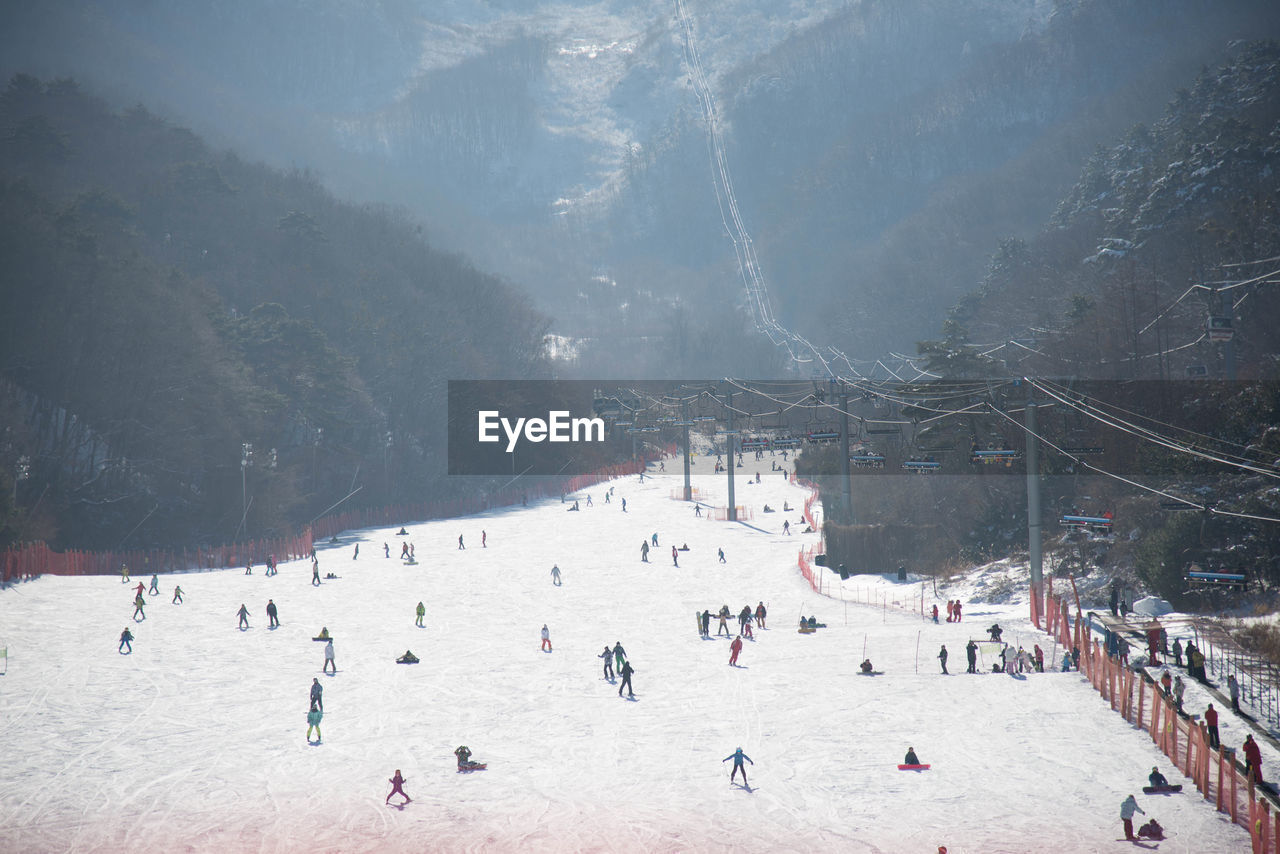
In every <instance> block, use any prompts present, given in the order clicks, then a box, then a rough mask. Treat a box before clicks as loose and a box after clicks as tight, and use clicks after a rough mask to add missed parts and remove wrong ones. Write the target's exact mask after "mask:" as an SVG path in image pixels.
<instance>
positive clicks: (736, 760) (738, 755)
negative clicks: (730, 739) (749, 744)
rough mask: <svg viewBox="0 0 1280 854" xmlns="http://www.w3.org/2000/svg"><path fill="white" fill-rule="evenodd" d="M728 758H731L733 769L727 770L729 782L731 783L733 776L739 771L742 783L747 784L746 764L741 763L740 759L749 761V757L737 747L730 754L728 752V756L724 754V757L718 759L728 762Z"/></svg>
mask: <svg viewBox="0 0 1280 854" xmlns="http://www.w3.org/2000/svg"><path fill="white" fill-rule="evenodd" d="M730 759H732V760H733V770H732V771H730V772H729V782H730V783H732V782H733V779H734V777H736V776H737V774H738V772H739V771H741V772H742V785H744V786H745V785H747V766H745V765H743V764H742V760H744V759H745V760H746V761H748V762H751V757H750V756H748V755H747V754H745V753H743V752H742V748H741V747H739V748H738V749H737V750H735V751H733V753H732V754H730V755H729V756H726V757H725V758H724V759H721V760H720V761H721V762H728V761H729V760H730ZM751 764H752V765H755V764H756V763H754V762H751Z"/></svg>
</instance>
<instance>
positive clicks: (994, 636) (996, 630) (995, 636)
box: [987, 623, 1004, 643]
mask: <svg viewBox="0 0 1280 854" xmlns="http://www.w3.org/2000/svg"><path fill="white" fill-rule="evenodd" d="M987 634H989V635H991V640H993V641H995V642H996V643H999V642H1000V636H1001V635H1002V634H1004V629H1002V628H1000V624H999V623H992V624H991V628H989V629H987Z"/></svg>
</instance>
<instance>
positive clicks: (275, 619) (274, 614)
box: [267, 599, 280, 629]
mask: <svg viewBox="0 0 1280 854" xmlns="http://www.w3.org/2000/svg"><path fill="white" fill-rule="evenodd" d="M278 614H279V612H278V611H277V610H276V603H275V602H274V601H272V600H270V599H268V600H267V619H268V620H269V621H270V623H269V625H268V628H273V629H274V628H276V627H278V626H279V625H280V619H279V616H278Z"/></svg>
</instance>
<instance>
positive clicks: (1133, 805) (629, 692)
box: [119, 486, 1262, 840]
mask: <svg viewBox="0 0 1280 854" xmlns="http://www.w3.org/2000/svg"><path fill="white" fill-rule="evenodd" d="M615 490H616V486H611V487H609V488H608V489H607V491H606V492H605V493H604V502H603V503H604V504H610V505H614V504H615V502H614V494H615ZM563 500H564V499H563V498H562V501H563ZM582 503H583V502H582V499H575V500H574V502H573V506H572V507H570V508H569V509H570V510H571V511H577V512H583V509H582ZM585 506H586V507H587V508H592V507H594V506H595V504H594V502H593V499H592V496H590V495H587V496H585ZM616 506H618V507H619V508H620V512H627V507H626V499H625V498H620V500H619V501H617V502H616ZM695 506H696V505H695ZM786 509H790V508H789V507H787V508H786ZM696 515H698V516H700V515H701V508H700V507H699V508H698V510H697V512H696ZM784 524H785V523H784ZM783 533H789V532H788V531H784V532H783ZM399 535H402V536H406V535H408V532H407V531H406V530H405V529H404V528H401V529H400V531H399ZM479 540H480V546H481V548H487V546H488V542H487V540H488V535H487V532H486V531H483V530H482V531H481V532H480V537H479ZM659 543H660V538H659V534H658V532H652V533H651V534H646V535H645V536H644V539H643V540H642V543H641V547H640V561H641V562H645V563H647V562H648V561H649V555H650V553H651V551H652V550H654V549H657V548H660V545H659ZM670 548H671V561H672V566H673V568H679V566H680V564H679V560H680V556H681V554H682V553H685V552H687V551H689V548H688V546H687V545H684V546H676V545H675V544H671V546H670ZM457 549H458V550H459V551H464V550H465V549H466V545H465V539H464V535H463V534H459V535H458V537H457ZM381 551H382V552H383V558H384V559H389V558H390V557H391V554H392V550H391V547H390V545H389V544H388V543H384V544H383V546H382V548H381ZM399 557H400V559H401V561H402V562H404V563H405V564H407V565H415V564H416V558H415V549H414V546H413V544H412V543H410V542H407V541H406V542H403V543H402V548H401V550H400V554H399ZM716 557H717V560H718V562H719V563H721V564H724V563H726V562H727V559H726V556H725V553H724V550H723V549H722V548H720V549H717V553H716ZM310 559H311V569H312V585H320V584H321V583H322V581H321V578H320V570H319V560H318V557H317V555H316V553H315V551H314V550H313V551H312V553H311V555H310ZM351 559H352V560H353V561H356V560H359V559H360V552H359V544H356V546H355V548H354V550H353V551H352V554H351ZM276 572H277V569H276V565H275V561H274V558H271V559H269V560H268V561H267V573H266V574H267V576H273V575H275V574H276ZM251 573H252V564H249V565H247V566H246V574H251ZM550 575H551V583H552V585H553V586H555V587H557V588H559V587H562V586H563V584H564V574H563V572H562V570H561V569H560V567H559V565H558V564H555V565H553V566H552V567H551V570H550ZM328 577H329V578H332V579H336V577H337V576H334V575H333V574H332V573H330V575H329V576H328ZM121 580H122V583H126V584H128V583H130V582H131V580H130V577H129V570H128V567H127V566H122V567H121ZM131 592H132V593H133V598H132V603H131V604H132V606H133V609H134V610H133V615H132V619H133V621H134V622H135V623H141V622H142V621H144V620H146V619H147V616H146V612H145V607H146V604H147V603H146V600H145V598H144V593H145V594H147V595H150V596H156V595H159V594H160V588H159V576H158V575H156V574H153V575H152V576H151V579H150V585H149V587H148V585H146V584H144V583H142V582H139V583H138V585H137V587H136V588H132V589H131ZM183 602H184V598H183V590H182V588H181V587H180V586H178V585H175V586H174V589H173V597H172V599H171V603H172V604H173V605H182V604H183ZM1115 607H1116V603H1115V602H1114V600H1113V610H1114V609H1115ZM264 610H265V614H266V616H267V619H268V628H269V629H275V628H278V627H279V626H280V619H279V609H278V607H277V605H276V603H275V601H274V599H272V598H268V599H267V601H266V604H265V608H264ZM252 613H253V612H251V611H250V609H249V607H248V605H247V604H245V603H242V604H241V605H240V608H239V609H238V610H237V611H236V612H235V616H236V617H237V620H238V622H237V628H239V629H240V630H241V631H249V630H250V629H251V622H250V617H251V615H252ZM426 615H427V607H426V604H425V603H424V602H423V601H419V602H418V603H417V605H416V607H415V608H414V616H415V620H414V625H415V627H417V628H426V623H425V618H426ZM962 615H963V605H962V603H961V601H960V600H958V599H956V600H948V601H947V603H946V622H948V623H959V622H961V621H962ZM929 616H930V617H931V619H932V622H933V623H935V624H936V623H938V622H939V621H940V616H941V615H940V612H939V609H938V607H937V606H936V605H934V606H933V607H932V609H931V614H930V615H929ZM695 617H696V626H697V633H698V636H699V637H700V638H701V639H703V640H716V639H718V638H719V637H721V636H723V637H725V638H726V639H727V640H728V641H729V657H728V664H729V665H730V666H732V667H738V666H740V665H739V664H738V661H739V657H740V655H741V653H742V651H743V648H744V641H755V640H757V632H758V631H759V630H763V629H766V627H767V619H768V608H767V607H766V605H765V603H764V602H763V600H760V601H758V602H757V604H756V605H755V606H752V605H751V604H750V603H749V602H748V603H746V604H743V605H742V607H741V608H739V609H737V610H736V611H735V610H733V609H731V608H730V606H729V605H728V603H723V604H722V605H721V606H720V607H719V608H718V609H717V610H716V611H714V612H713V611H712V610H711V608H710V607H707V608H703V609H700V610H698V611H697V612H696V614H695ZM713 620H714V621H715V631H714V634H713V632H712V622H713ZM800 622H801V627H800V630H801V631H802V632H805V631H806V630H807V631H813V630H814V629H816V628H819V627H821V626H822V625H823V624H820V623H817V621H816V619H815V618H812V617H811V618H808V619H807V620H806V619H805V618H803V617H802V618H801V621H800ZM983 632H984V633H985V634H987V635H988V637H989V641H983V643H989V644H992V645H994V646H995V647H996V648H998V653H997V657H998V660H993V661H991V662H990V664H991V668H990V669H991V671H994V672H1003V673H1007V674H1015V675H1016V674H1024V673H1044V672H1046V668H1049V669H1059V670H1061V671H1062V672H1068V671H1072V670H1078V669H1079V666H1080V655H1081V652H1080V650H1079V649H1078V648H1072V649H1070V650H1064V652H1063V654H1062V659H1061V661H1060V662H1057V661H1049V662H1047V661H1046V658H1045V653H1044V650H1043V649H1042V648H1041V647H1040V645H1039V644H1032V649H1031V650H1030V651H1028V650H1025V649H1023V648H1022V647H1021V646H1017V647H1016V648H1015V647H1014V646H1011V645H1009V644H1007V643H1005V642H1004V640H1003V633H1004V630H1003V629H1002V627H1001V626H1000V625H999V624H998V623H996V624H993V625H992V626H990V627H989V628H987V629H984V630H983ZM539 634H540V638H541V650H542V651H543V652H544V653H547V654H552V653H553V646H552V643H551V632H550V629H549V627H548V625H547V624H545V623H544V624H543V625H542V627H541V630H540V632H539ZM134 639H135V637H134V635H133V633H132V631H131V630H130V628H129V627H126V628H125V629H124V631H123V632H122V633H121V635H120V645H119V651H120V653H121V654H123V655H128V654H131V653H132V652H133V646H132V642H133V641H134ZM313 640H315V641H322V642H324V648H323V664H322V668H321V669H322V673H323V674H325V675H329V674H332V675H336V674H337V673H338V669H337V665H336V656H335V651H334V639H333V638H332V637H331V636H330V635H329V632H328V629H327V628H325V629H322V631H321V633H320V635H319V636H317V637H315V638H313ZM1149 641H1150V642H1149V656H1148V659H1147V661H1146V662H1145V663H1146V664H1147V665H1149V666H1158V665H1159V658H1158V656H1161V655H1162V656H1165V668H1164V670H1163V671H1162V672H1161V674H1160V676H1159V680H1158V681H1159V684H1160V685H1161V688H1162V690H1163V692H1164V693H1165V695H1166V696H1167V697H1169V698H1170V699H1171V701H1172V702H1173V703H1174V704H1175V707H1176V709H1177V711H1178V713H1179V714H1185V713H1184V710H1183V705H1184V696H1185V690H1186V683H1185V681H1184V680H1183V678H1182V674H1181V673H1174V672H1172V671H1171V669H1170V665H1169V660H1168V657H1169V656H1170V654H1171V655H1172V661H1173V664H1172V665H1171V666H1172V667H1174V668H1178V669H1183V668H1184V667H1185V670H1186V672H1187V676H1188V678H1189V679H1195V680H1197V681H1199V682H1202V683H1207V679H1206V677H1205V673H1204V656H1203V653H1202V652H1201V651H1200V650H1198V649H1197V648H1196V647H1195V644H1194V643H1193V642H1191V641H1188V642H1187V643H1186V644H1185V645H1184V644H1183V643H1182V640H1181V638H1175V639H1174V641H1173V644H1172V646H1170V645H1169V644H1168V638H1167V635H1166V634H1165V632H1164V630H1163V628H1158V627H1153V629H1152V630H1151V632H1150V633H1149ZM1104 646H1105V649H1106V652H1107V654H1108V655H1111V656H1113V657H1114V658H1115V659H1116V660H1117V661H1119V662H1121V663H1123V664H1125V665H1128V663H1129V660H1128V659H1129V653H1130V644H1129V641H1128V640H1127V639H1126V638H1125V637H1124V636H1123V634H1122V633H1120V632H1111V631H1110V630H1108V631H1107V632H1106V635H1105V637H1104ZM964 650H965V657H966V661H967V669H966V672H967V673H969V674H976V673H978V672H980V670H979V667H978V658H979V641H976V640H974V639H972V638H970V639H969V640H968V641H967V643H966V644H965V647H964ZM1184 656H1185V658H1186V664H1185V666H1184V664H1183V657H1184ZM596 657H597V658H598V659H600V660H601V662H602V679H603V680H604V681H606V682H608V683H609V684H610V685H611V686H612V685H615V684H616V685H617V689H618V691H617V693H618V696H619V697H622V696H623V695H624V692H625V694H626V697H627V698H628V699H634V698H635V692H634V688H633V684H632V677H633V675H634V674H635V672H636V670H635V668H634V667H633V665H632V663H631V661H630V659H629V658H628V656H627V652H626V650H625V649H624V648H623V645H622V642H621V641H620V640H619V641H615V642H614V643H613V644H612V645H610V644H607V643H606V644H605V645H604V649H603V651H602V652H600V653H599V654H598V655H597V656H596ZM936 657H937V660H938V662H939V666H940V669H941V672H942V673H943V674H948V673H949V670H948V659H949V653H948V650H947V647H946V645H945V644H942V645H941V646H940V648H939V651H938V653H937V655H936ZM396 662H397V663H401V664H416V663H418V662H419V659H418V658H417V656H415V655H414V654H413V653H412V652H411V651H410V650H406V651H405V653H404V655H402V656H400V657H398V658H397V659H396ZM861 672H862V673H865V674H868V675H873V674H879V673H880V671H874V669H873V668H872V665H871V662H870V659H866V660H864V661H863V663H862V666H861ZM1228 688H1229V691H1230V700H1231V707H1232V709H1233V710H1235V711H1239V705H1238V693H1239V692H1238V686H1237V685H1236V684H1235V680H1234V677H1231V678H1230V679H1229V685H1228ZM323 693H324V687H323V686H322V685H321V683H320V680H319V679H318V678H313V679H312V682H311V685H310V688H309V704H308V711H307V714H306V721H307V732H306V741H307V743H308V744H311V745H319V744H321V743H322V741H321V733H320V724H321V720H322V719H323V716H324V703H323ZM1203 720H1204V722H1205V724H1206V727H1207V732H1208V735H1209V739H1210V746H1211V747H1214V748H1217V747H1219V746H1220V742H1219V731H1218V711H1217V709H1215V707H1214V705H1213V704H1212V703H1209V704H1208V707H1207V708H1206V709H1205V710H1204V712H1203ZM313 734H314V739H313ZM1241 752H1242V754H1243V756H1244V758H1245V762H1246V773H1247V774H1248V775H1249V776H1251V777H1252V779H1253V780H1255V781H1256V782H1259V783H1261V782H1262V772H1261V754H1260V750H1259V748H1258V746H1257V744H1256V743H1255V742H1254V741H1253V738H1252V736H1248V737H1246V739H1245V743H1244V745H1243V746H1242V748H1241ZM454 753H455V756H456V758H457V764H458V770H459V771H460V772H461V771H474V770H483V769H484V768H485V767H486V765H485V764H483V763H478V762H475V761H473V760H472V759H471V751H470V749H469V748H467V747H466V746H465V745H463V746H460V747H458V748H457V750H455V751H454ZM730 760H732V762H733V766H732V770H731V772H730V781H731V782H736V779H737V777H738V776H739V775H741V777H742V785H743V786H744V787H748V786H747V775H746V767H745V764H744V763H746V764H754V763H753V762H752V760H751V758H750V757H748V756H747V755H746V754H745V753H744V752H743V750H742V748H741V747H739V748H737V749H736V750H735V751H734V752H733V753H732V754H731V755H730V756H727V757H725V759H724V761H725V762H728V761H730ZM900 767H910V768H926V769H927V768H928V767H929V766H927V765H924V766H921V765H919V762H918V759H917V758H916V755H915V752H914V749H909V750H908V753H907V757H906V762H904V764H903V765H902V766H900ZM389 782H390V783H391V786H392V790H391V792H390V793H389V794H388V795H387V798H386V801H387V803H388V804H389V803H390V800H391V798H392V797H393V796H395V795H397V794H398V795H400V796H401V797H402V798H403V801H402V803H401V804H400V806H404V805H406V804H408V803H410V802H411V799H410V797H409V795H408V794H407V793H406V792H405V789H404V786H405V784H406V782H407V780H406V778H405V777H403V775H402V774H401V771H400V770H399V769H396V771H395V773H394V775H393V776H392V777H391V778H390V779H389ZM1149 782H1150V783H1151V786H1150V788H1151V789H1153V790H1155V791H1164V790H1167V789H1170V788H1171V787H1170V785H1169V783H1168V780H1167V779H1166V778H1165V777H1164V776H1163V775H1162V774H1161V773H1160V771H1159V769H1158V768H1153V769H1152V773H1151V774H1150V775H1149ZM748 788H749V787H748ZM1136 814H1143V815H1145V812H1144V811H1143V809H1142V807H1141V805H1140V804H1139V803H1138V801H1137V799H1136V797H1135V796H1134V795H1130V796H1128V797H1127V798H1126V799H1125V800H1124V802H1123V804H1122V806H1121V819H1122V822H1123V825H1124V832H1125V836H1126V838H1127V839H1141V838H1149V839H1155V840H1159V839H1162V838H1164V836H1165V834H1166V833H1167V831H1166V830H1165V829H1164V828H1163V827H1161V826H1160V824H1159V823H1158V822H1157V821H1156V820H1155V819H1154V818H1152V819H1151V820H1150V821H1148V822H1147V823H1146V824H1144V825H1142V826H1141V827H1139V828H1138V829H1137V830H1136V831H1135V830H1134V828H1133V820H1134V817H1135V815H1136Z"/></svg>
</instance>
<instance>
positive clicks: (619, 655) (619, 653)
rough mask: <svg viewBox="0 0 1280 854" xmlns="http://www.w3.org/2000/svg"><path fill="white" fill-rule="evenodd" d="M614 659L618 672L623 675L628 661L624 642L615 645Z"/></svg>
mask: <svg viewBox="0 0 1280 854" xmlns="http://www.w3.org/2000/svg"><path fill="white" fill-rule="evenodd" d="M613 658H614V662H613V666H614V667H615V668H616V669H617V670H618V672H619V673H621V672H622V665H623V663H625V662H626V660H627V651H626V650H625V649H623V648H622V641H617V642H616V643H615V644H614V645H613Z"/></svg>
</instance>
